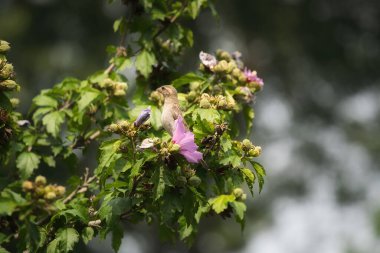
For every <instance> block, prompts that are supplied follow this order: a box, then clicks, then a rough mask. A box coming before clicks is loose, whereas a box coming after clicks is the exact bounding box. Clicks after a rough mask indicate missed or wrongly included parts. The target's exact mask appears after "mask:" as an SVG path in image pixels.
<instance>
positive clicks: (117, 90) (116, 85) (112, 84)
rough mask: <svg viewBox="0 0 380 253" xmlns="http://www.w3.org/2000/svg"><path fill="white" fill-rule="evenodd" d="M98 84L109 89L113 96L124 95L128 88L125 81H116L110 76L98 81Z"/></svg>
mask: <svg viewBox="0 0 380 253" xmlns="http://www.w3.org/2000/svg"><path fill="white" fill-rule="evenodd" d="M99 86H100V88H102V89H106V90H108V91H110V92H111V93H112V94H113V95H114V96H115V97H121V96H125V95H126V91H127V89H128V84H127V83H126V82H118V81H114V80H112V79H110V78H106V79H104V80H102V81H101V82H99Z"/></svg>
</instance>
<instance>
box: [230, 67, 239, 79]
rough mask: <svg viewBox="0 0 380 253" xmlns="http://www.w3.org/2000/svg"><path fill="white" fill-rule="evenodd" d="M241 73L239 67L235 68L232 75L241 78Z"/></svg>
mask: <svg viewBox="0 0 380 253" xmlns="http://www.w3.org/2000/svg"><path fill="white" fill-rule="evenodd" d="M241 74H242V72H241V70H240V69H239V68H234V69H233V70H232V72H231V75H232V76H233V77H235V78H239V77H240V75H241Z"/></svg>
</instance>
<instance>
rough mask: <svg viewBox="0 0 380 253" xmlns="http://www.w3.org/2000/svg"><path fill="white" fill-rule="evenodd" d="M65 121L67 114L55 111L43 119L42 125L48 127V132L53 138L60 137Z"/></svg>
mask: <svg viewBox="0 0 380 253" xmlns="http://www.w3.org/2000/svg"><path fill="white" fill-rule="evenodd" d="M64 121H65V113H64V112H63V111H53V112H50V113H48V114H46V115H45V116H44V117H43V118H42V124H43V125H44V126H45V127H46V131H47V132H48V133H50V134H51V135H52V136H53V137H57V136H58V134H59V132H60V129H61V125H62V123H63V122H64Z"/></svg>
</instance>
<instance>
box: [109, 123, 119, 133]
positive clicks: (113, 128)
mask: <svg viewBox="0 0 380 253" xmlns="http://www.w3.org/2000/svg"><path fill="white" fill-rule="evenodd" d="M118 130H119V126H118V125H117V124H115V123H113V124H111V125H109V126H108V131H110V132H112V133H115V132H117V131H118Z"/></svg>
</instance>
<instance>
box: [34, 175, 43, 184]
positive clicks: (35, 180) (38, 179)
mask: <svg viewBox="0 0 380 253" xmlns="http://www.w3.org/2000/svg"><path fill="white" fill-rule="evenodd" d="M34 182H35V183H36V185H37V186H42V185H45V184H46V177H44V176H37V177H36V178H35V179H34Z"/></svg>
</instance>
